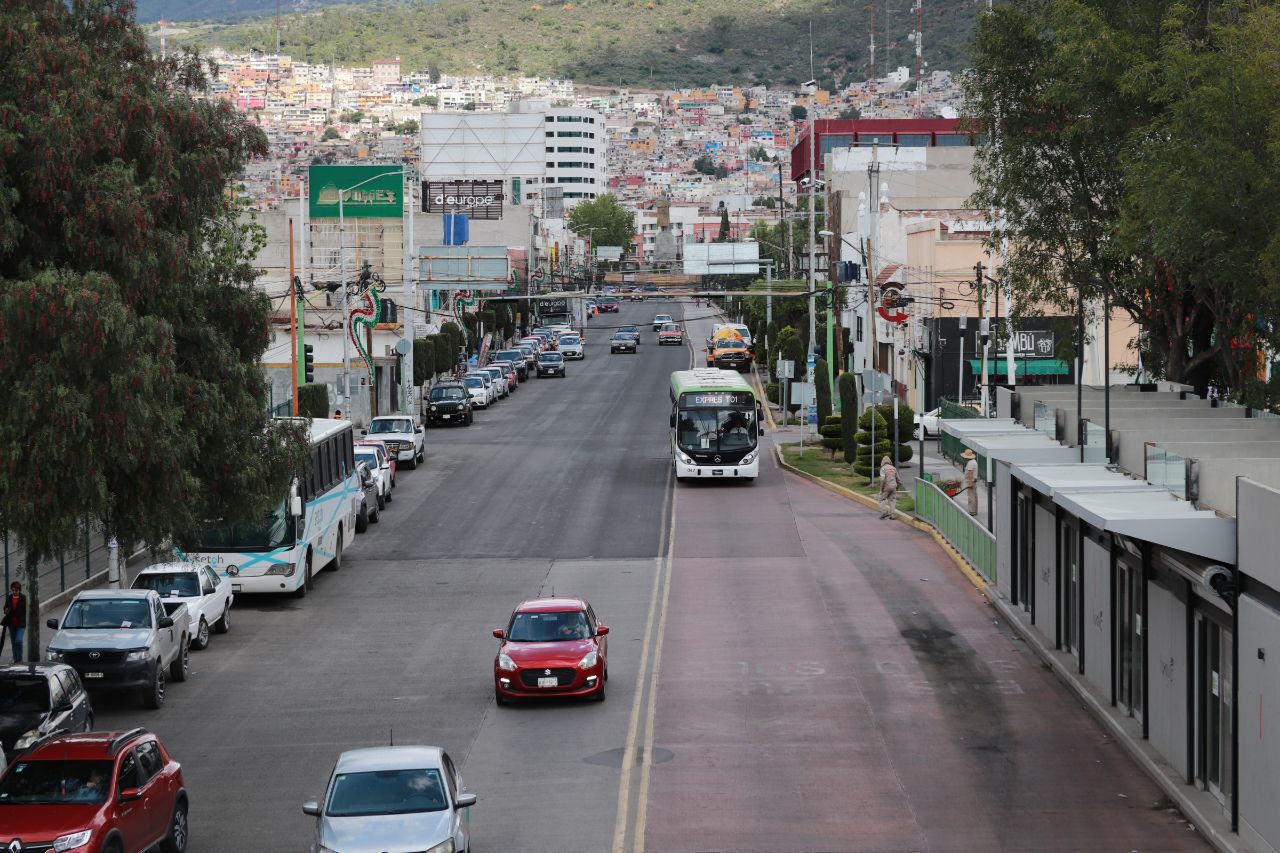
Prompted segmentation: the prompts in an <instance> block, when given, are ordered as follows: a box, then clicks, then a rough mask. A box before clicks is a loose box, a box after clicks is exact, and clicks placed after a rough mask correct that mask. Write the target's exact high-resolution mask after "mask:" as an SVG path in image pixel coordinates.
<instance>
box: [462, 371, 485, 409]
mask: <svg viewBox="0 0 1280 853" xmlns="http://www.w3.org/2000/svg"><path fill="white" fill-rule="evenodd" d="M485 375H486V376H488V374H485ZM462 387H464V388H466V389H467V393H468V394H470V395H471V405H472V406H476V407H479V408H481V409H487V408H489V397H490V392H489V383H488V382H486V381H485V380H484V379H482V378H481V377H479V376H476V375H474V374H471V373H468V374H467V375H466V376H464V377H462Z"/></svg>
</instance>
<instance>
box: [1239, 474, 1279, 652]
mask: <svg viewBox="0 0 1280 853" xmlns="http://www.w3.org/2000/svg"><path fill="white" fill-rule="evenodd" d="M1236 518H1237V525H1238V526H1237V528H1236V530H1237V539H1238V541H1239V543H1240V546H1239V553H1238V555H1237V557H1236V559H1237V560H1238V562H1239V565H1240V571H1242V572H1244V573H1245V574H1246V575H1248V576H1249V578H1250V579H1251V580H1254V581H1257V582H1259V583H1263V584H1266V585H1267V586H1269V587H1271V588H1272V589H1273V590H1280V561H1277V559H1276V555H1277V554H1280V525H1277V524H1276V519H1278V518H1280V489H1275V488H1270V487H1267V486H1264V485H1260V484H1258V483H1255V482H1253V481H1251V480H1244V479H1242V480H1241V481H1240V511H1239V513H1238V514H1237V516H1236ZM1277 654H1280V648H1278V649H1277Z"/></svg>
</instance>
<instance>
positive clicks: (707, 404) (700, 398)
mask: <svg viewBox="0 0 1280 853" xmlns="http://www.w3.org/2000/svg"><path fill="white" fill-rule="evenodd" d="M755 402H756V397H755V394H752V393H751V392H750V391H700V392H691V393H686V394H682V395H681V396H680V405H681V406H685V407H687V408H719V407H722V406H754V405H755Z"/></svg>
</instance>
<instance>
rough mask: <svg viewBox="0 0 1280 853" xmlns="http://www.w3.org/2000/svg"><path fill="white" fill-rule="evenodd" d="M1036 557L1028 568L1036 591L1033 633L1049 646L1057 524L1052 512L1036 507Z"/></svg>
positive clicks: (1054, 618) (1053, 619) (1053, 620)
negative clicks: (1042, 638) (1038, 633)
mask: <svg viewBox="0 0 1280 853" xmlns="http://www.w3.org/2000/svg"><path fill="white" fill-rule="evenodd" d="M1035 524H1036V553H1035V558H1036V562H1035V565H1034V566H1033V567H1032V581H1031V582H1032V583H1033V584H1035V590H1036V612H1035V618H1036V629H1037V630H1039V631H1040V633H1041V634H1042V635H1044V638H1045V639H1046V640H1048V641H1049V643H1050V645H1052V644H1053V640H1054V626H1055V625H1057V619H1058V615H1057V611H1056V608H1055V605H1056V603H1057V598H1056V596H1055V591H1054V587H1055V585H1056V584H1057V573H1058V551H1057V543H1058V534H1057V525H1058V522H1057V520H1056V519H1055V518H1054V514H1053V511H1052V510H1050V509H1048V508H1046V507H1043V506H1037V507H1036V512H1035Z"/></svg>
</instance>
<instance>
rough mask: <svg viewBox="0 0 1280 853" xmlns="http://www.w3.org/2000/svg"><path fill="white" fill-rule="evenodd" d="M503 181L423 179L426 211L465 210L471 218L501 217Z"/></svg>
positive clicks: (423, 198) (423, 205)
mask: <svg viewBox="0 0 1280 853" xmlns="http://www.w3.org/2000/svg"><path fill="white" fill-rule="evenodd" d="M502 199H503V196H502V181H423V182H422V212H423V213H465V214H467V215H468V216H469V217H471V218H472V219H489V220H493V219H501V218H502Z"/></svg>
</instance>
